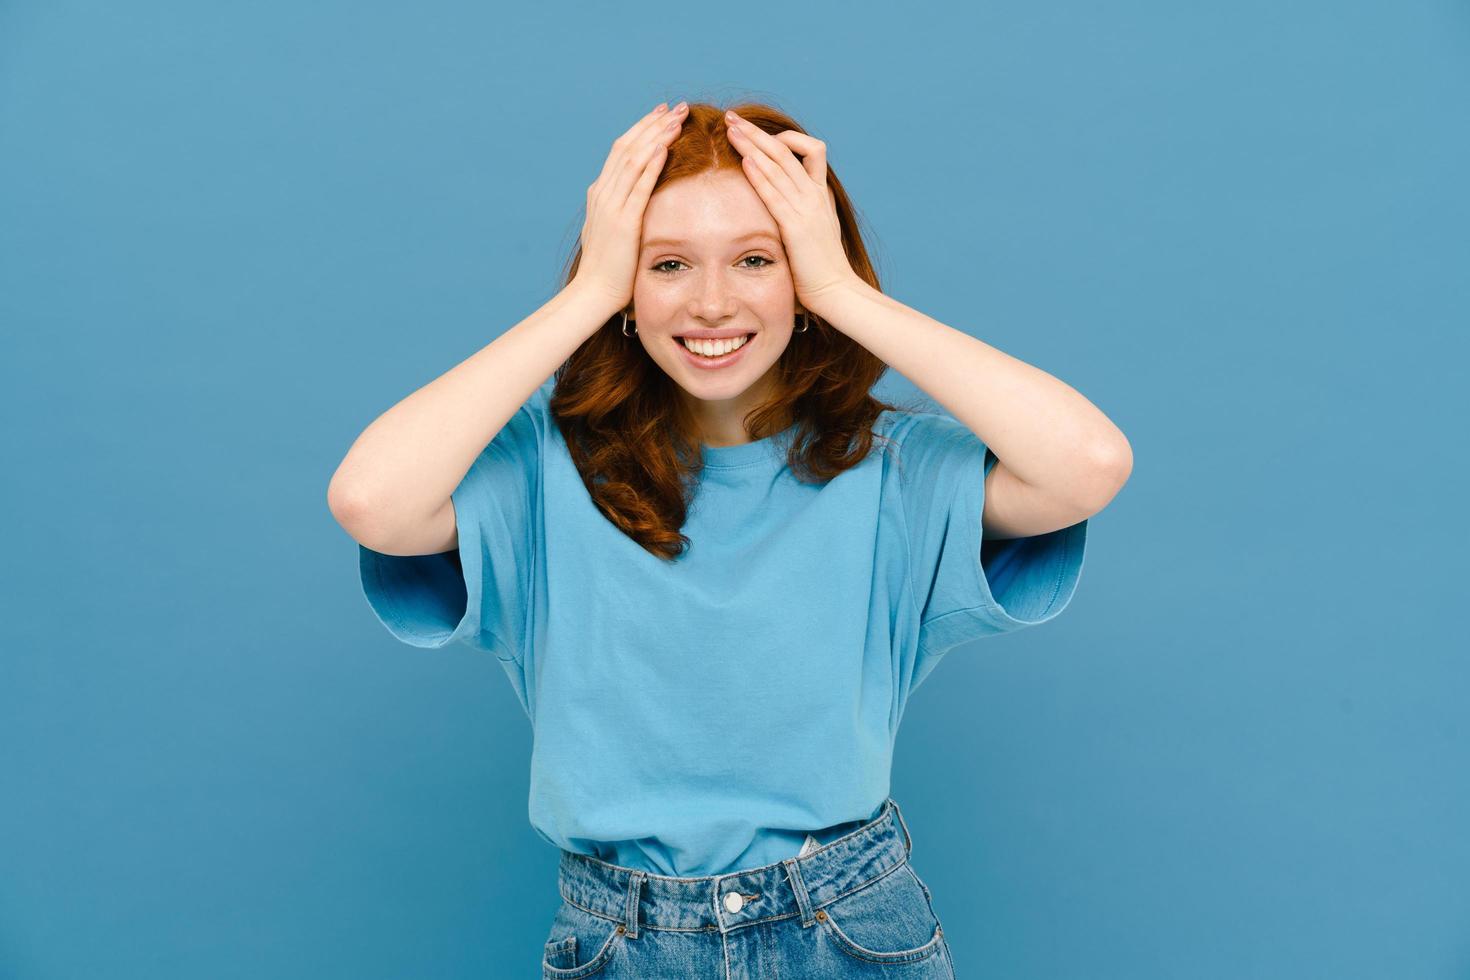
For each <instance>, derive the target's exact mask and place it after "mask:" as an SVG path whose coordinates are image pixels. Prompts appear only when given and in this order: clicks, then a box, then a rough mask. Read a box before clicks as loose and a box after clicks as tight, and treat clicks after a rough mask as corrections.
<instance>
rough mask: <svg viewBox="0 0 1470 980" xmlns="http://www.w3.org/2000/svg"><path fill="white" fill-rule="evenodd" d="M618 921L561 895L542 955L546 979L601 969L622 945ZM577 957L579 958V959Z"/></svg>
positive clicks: (574, 979) (565, 979)
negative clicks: (571, 901) (593, 911)
mask: <svg viewBox="0 0 1470 980" xmlns="http://www.w3.org/2000/svg"><path fill="white" fill-rule="evenodd" d="M624 932H625V928H624V926H623V924H622V923H621V922H617V921H615V920H613V919H608V918H604V917H603V916H600V915H596V914H594V913H592V912H588V911H586V910H585V909H582V908H580V907H578V906H576V905H573V904H571V903H570V902H568V901H566V900H565V899H563V901H562V903H561V905H560V906H559V907H558V908H557V910H556V917H555V918H553V919H552V921H551V935H550V937H549V938H548V939H547V940H546V950H545V954H544V955H543V957H542V959H541V975H542V977H544V978H545V980H580V978H582V977H590V976H592V975H593V974H595V973H597V972H598V971H600V970H602V969H603V968H604V967H606V966H607V965H608V963H610V962H611V961H612V958H613V954H615V953H616V952H617V951H618V949H619V948H620V947H621V946H622V942H623V935H624ZM579 960H580V961H579Z"/></svg>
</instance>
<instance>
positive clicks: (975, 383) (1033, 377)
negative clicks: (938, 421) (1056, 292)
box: [807, 276, 1133, 507]
mask: <svg viewBox="0 0 1470 980" xmlns="http://www.w3.org/2000/svg"><path fill="white" fill-rule="evenodd" d="M807 306H808V307H809V308H811V309H812V310H814V311H815V312H816V314H817V315H818V316H820V317H822V318H823V319H824V320H826V321H827V322H829V323H831V324H832V325H833V326H834V327H836V328H837V329H838V330H841V331H842V332H843V333H845V334H847V335H848V336H850V337H852V338H853V339H854V340H856V341H857V342H858V343H860V344H862V345H863V346H864V347H865V348H867V349H868V350H869V351H871V352H872V353H873V354H874V355H876V356H877V357H878V358H880V359H881V360H883V361H884V362H886V363H887V364H889V365H891V366H892V367H894V368H895V369H897V370H898V372H899V373H900V374H902V375H903V376H904V377H906V378H908V379H909V380H910V381H912V382H913V383H914V384H916V385H918V386H919V387H920V388H921V389H923V391H924V393H925V394H927V395H929V396H930V397H931V398H933V399H934V400H935V401H937V402H938V403H939V404H940V405H942V406H943V407H944V408H945V409H947V410H948V411H949V412H951V413H952V414H953V415H954V417H955V418H956V419H958V420H959V421H960V422H962V423H964V424H965V425H966V426H967V427H968V428H969V429H970V431H972V432H974V433H975V435H976V436H977V437H978V438H979V439H980V440H981V441H982V442H984V443H985V444H986V445H987V446H988V447H989V448H990V449H991V450H992V451H994V453H995V455H996V456H997V457H998V458H999V459H1001V460H1002V461H1003V462H1004V463H1005V465H1006V468H1007V469H1008V470H1010V471H1011V473H1012V474H1014V475H1015V477H1016V478H1017V479H1020V480H1022V481H1024V482H1025V483H1028V484H1030V485H1031V486H1033V487H1036V488H1038V489H1040V490H1045V491H1046V492H1047V493H1048V494H1050V495H1052V496H1054V497H1056V499H1058V500H1075V501H1077V502H1078V505H1079V506H1080V507H1089V506H1095V507H1100V506H1102V504H1098V503H1097V502H1098V501H1099V500H1101V501H1103V504H1106V502H1107V501H1108V500H1109V499H1111V496H1112V494H1114V493H1116V492H1117V488H1118V485H1119V482H1120V481H1121V480H1124V479H1127V472H1128V470H1129V469H1131V468H1132V465H1133V464H1132V456H1133V451H1132V449H1131V447H1130V446H1129V444H1128V440H1127V438H1126V437H1125V436H1124V435H1123V433H1122V432H1121V431H1120V430H1119V429H1118V427H1117V426H1116V425H1114V424H1113V421H1112V420H1111V419H1109V418H1108V417H1107V416H1106V415H1104V414H1103V413H1102V412H1101V411H1100V410H1099V409H1098V408H1097V406H1095V405H1093V404H1092V402H1090V401H1088V400H1087V398H1085V397H1084V396H1083V395H1082V393H1081V392H1079V391H1077V390H1076V389H1074V388H1072V387H1070V386H1069V385H1067V384H1066V383H1064V382H1063V381H1061V380H1060V379H1058V378H1055V377H1053V376H1052V375H1050V374H1047V373H1046V372H1045V371H1042V370H1041V369H1040V368H1037V367H1033V366H1032V365H1030V364H1027V363H1026V362H1025V361H1022V360H1019V359H1017V358H1015V357H1012V356H1011V355H1009V354H1007V353H1005V352H1004V351H1002V350H999V349H997V348H995V347H992V346H990V345H989V344H987V343H985V342H984V341H981V340H978V339H976V338H974V337H971V336H970V335H969V334H966V333H964V332H962V331H960V330H956V329H955V328H954V327H951V326H949V325H948V324H946V323H941V322H940V321H938V320H935V319H934V318H933V317H930V316H927V315H925V314H923V313H920V312H919V311H918V310H915V309H913V308H911V307H909V306H906V305H904V304H903V303H901V302H899V301H898V300H896V299H894V298H893V297H891V296H887V295H885V294H883V293H881V292H879V291H878V290H876V289H874V288H873V287H872V286H870V285H868V283H866V282H864V281H861V280H859V279H858V278H857V277H856V276H854V277H853V279H852V281H851V283H850V284H849V285H848V286H847V287H846V288H838V289H833V290H831V291H830V292H829V293H828V294H826V295H824V296H822V297H820V298H819V299H813V300H810V301H809V302H808V303H807Z"/></svg>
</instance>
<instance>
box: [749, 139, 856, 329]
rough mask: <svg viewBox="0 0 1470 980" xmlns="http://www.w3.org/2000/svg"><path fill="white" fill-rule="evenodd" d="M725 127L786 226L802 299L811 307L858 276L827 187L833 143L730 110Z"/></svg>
mask: <svg viewBox="0 0 1470 980" xmlns="http://www.w3.org/2000/svg"><path fill="white" fill-rule="evenodd" d="M725 125H726V127H727V128H728V129H729V131H730V143H731V144H732V145H733V146H734V147H735V149H736V150H738V151H739V152H740V156H741V166H742V167H743V168H744V170H745V177H746V179H747V180H749V181H750V184H751V186H752V187H754V188H755V192H756V193H757V194H759V195H760V197H761V200H762V201H764V202H765V205H766V210H768V211H770V212H771V216H772V217H774V218H775V219H776V224H777V225H779V226H780V229H781V241H782V244H783V245H784V246H785V249H786V260H787V261H788V262H790V263H791V281H792V284H793V285H794V286H795V288H796V298H797V299H798V300H800V301H801V303H802V304H803V305H804V306H807V307H808V308H810V307H811V306H812V305H813V304H816V303H817V302H819V301H820V299H821V297H822V296H823V295H824V294H825V293H827V292H829V291H830V290H832V289H836V288H838V287H840V286H842V285H844V284H846V283H848V282H851V281H852V280H854V279H857V278H858V275H857V273H856V272H854V271H853V269H852V265H851V264H850V263H849V262H848V261H847V252H846V251H845V250H844V249H843V247H842V226H841V225H840V224H839V223H838V221H837V205H836V199H835V198H834V197H833V196H832V191H831V189H830V188H828V186H827V144H826V143H823V142H822V141H821V140H819V139H817V138H816V137H814V136H808V135H807V134H805V133H798V132H796V131H795V130H792V129H787V130H783V131H782V132H780V133H776V134H775V135H772V134H771V133H768V132H766V131H765V130H763V129H761V128H760V127H759V126H757V125H755V124H754V123H752V122H748V121H746V120H744V119H742V118H740V117H739V116H737V115H736V114H735V113H734V112H727V113H725ZM796 153H800V154H801V156H802V159H801V160H797V159H796V156H795V154H796Z"/></svg>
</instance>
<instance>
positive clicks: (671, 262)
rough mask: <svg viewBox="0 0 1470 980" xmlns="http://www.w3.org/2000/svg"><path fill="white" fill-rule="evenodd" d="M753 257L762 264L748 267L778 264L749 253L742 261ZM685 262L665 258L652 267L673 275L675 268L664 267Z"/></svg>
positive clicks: (762, 267)
mask: <svg viewBox="0 0 1470 980" xmlns="http://www.w3.org/2000/svg"><path fill="white" fill-rule="evenodd" d="M751 259H759V260H760V261H761V264H760V265H748V266H746V268H747V269H764V268H765V267H766V266H768V265H775V264H776V263H774V262H772V261H771V260H770V259H768V258H766V257H765V256H764V255H747V256H746V257H745V258H743V259H741V260H740V261H741V262H749V261H750V260H751ZM683 264H684V263H683V262H680V261H679V260H678V259H664V260H663V261H662V262H656V263H654V264H653V265H652V266H651V267H650V268H652V269H653V271H654V272H661V273H663V274H664V275H673V274H674V272H676V271H677V270H675V269H666V268H664V267H665V266H669V265H683Z"/></svg>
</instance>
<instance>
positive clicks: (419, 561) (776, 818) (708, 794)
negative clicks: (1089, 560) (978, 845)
mask: <svg viewBox="0 0 1470 980" xmlns="http://www.w3.org/2000/svg"><path fill="white" fill-rule="evenodd" d="M554 381H555V379H554V378H551V379H548V380H547V381H546V383H545V384H543V385H542V386H541V388H539V389H538V390H537V392H536V393H535V394H534V395H533V396H532V397H531V398H530V399H529V400H528V401H527V403H526V404H525V405H524V406H522V407H521V408H520V409H519V410H518V411H517V412H516V414H515V416H514V417H512V418H511V420H510V421H509V422H508V423H506V425H505V427H504V428H503V429H502V430H501V431H500V432H499V433H498V434H497V435H496V437H495V438H494V439H493V440H492V441H491V442H490V444H489V445H488V446H487V447H486V448H485V449H484V451H483V452H482V453H481V454H480V456H479V457H478V458H477V459H476V460H475V462H474V464H473V465H472V466H471V467H470V470H469V472H468V473H467V474H466V475H465V478H464V480H463V481H462V482H461V483H460V484H459V486H458V487H457V488H456V489H455V491H454V494H453V502H454V512H455V520H456V522H457V526H458V529H459V547H458V551H457V552H456V551H448V552H444V553H442V554H437V555H418V556H410V557H396V556H388V555H383V554H380V553H378V552H376V551H373V550H371V549H369V548H366V547H361V546H360V568H361V575H362V586H363V590H364V592H365V594H366V596H367V599H368V601H369V603H370V605H371V606H372V609H373V610H374V612H375V613H376V614H377V616H378V618H379V619H380V620H381V621H382V623H383V625H384V626H386V627H387V628H388V630H389V631H391V632H392V634H393V635H394V636H395V637H397V638H398V639H399V640H402V641H403V642H405V643H408V644H411V645H413V646H416V647H442V646H444V645H445V644H447V643H449V642H451V641H459V642H463V643H466V644H468V645H470V646H472V647H475V648H477V649H480V650H484V651H488V652H490V653H493V654H494V655H495V656H496V657H497V658H498V659H499V661H500V663H501V666H502V667H503V668H504V669H505V672H506V675H507V676H508V677H509V678H510V682H511V684H512V685H513V687H514V688H515V692H516V695H517V696H518V697H519V699H520V702H521V704H522V706H523V707H524V708H525V710H526V713H527V715H528V716H529V717H530V719H531V725H532V731H533V733H534V738H533V748H532V753H531V780H530V801H529V802H530V806H529V813H530V819H531V825H532V827H533V828H534V829H535V830H536V832H537V833H538V834H539V835H540V836H541V837H542V838H544V839H545V840H547V841H548V842H550V843H551V844H554V845H556V846H558V847H562V848H565V849H567V850H569V851H574V852H578V853H582V854H587V855H590V856H592V857H596V858H599V859H601V860H604V861H608V862H610V863H613V864H618V865H622V866H624V867H631V868H641V869H644V870H646V871H649V872H652V873H655V874H663V875H677V876H698V875H713V874H725V873H728V872H730V871H735V870H740V869H743V868H750V867H757V866H761V865H766V864H771V863H774V862H776V861H780V860H782V859H784V858H787V857H792V856H794V855H796V854H797V853H798V852H799V851H800V850H801V847H802V845H803V843H804V842H805V840H806V836H807V835H808V834H811V835H812V836H814V837H815V838H816V839H817V841H818V843H822V844H825V843H827V842H828V841H830V840H834V839H836V838H837V837H839V836H841V835H842V834H844V833H847V832H848V831H850V830H851V829H853V828H854V827H857V826H858V825H860V824H861V823H863V822H864V821H867V820H871V819H872V818H873V817H875V816H877V814H878V812H879V810H880V809H881V808H882V805H883V801H884V800H885V799H886V798H887V796H888V793H889V774H890V768H891V764H892V758H893V746H894V741H895V738H896V736H897V734H898V727H899V720H900V719H901V718H902V716H903V711H904V707H905V705H906V704H907V702H908V698H909V694H910V692H912V691H913V690H914V689H915V688H916V687H917V686H918V685H919V683H920V682H921V681H922V680H923V679H924V678H925V677H926V676H927V675H928V674H929V672H930V671H931V670H933V669H934V666H935V664H936V663H937V662H938V660H939V659H940V657H942V656H943V655H944V653H945V652H946V651H948V650H949V649H951V648H952V647H955V646H957V645H959V644H962V643H965V642H966V641H969V640H975V639H979V638H980V637H985V636H990V635H993V634H997V633H1003V632H1007V631H1011V630H1016V629H1020V628H1022V627H1025V626H1032V625H1035V624H1037V623H1043V622H1045V621H1047V620H1049V619H1051V618H1052V617H1054V616H1056V615H1057V614H1058V613H1060V612H1061V611H1062V610H1063V609H1064V608H1065V607H1066V606H1067V604H1068V603H1069V602H1070V601H1071V598H1072V594H1073V592H1074V591H1075V590H1076V586H1077V580H1078V577H1079V575H1080V573H1081V570H1082V560H1083V552H1084V549H1085V545H1086V537H1087V522H1086V521H1083V522H1081V523H1079V524H1074V525H1072V526H1071V527H1068V528H1064V529H1061V530H1058V531H1053V532H1051V533H1049V534H1042V535H1037V536H1034V537H1029V538H1016V539H999V540H989V541H985V542H984V543H983V544H982V542H981V523H980V515H981V504H982V498H983V493H984V483H983V479H984V477H983V475H982V472H981V466H982V461H983V464H984V472H986V473H988V472H989V471H990V468H991V466H993V465H994V462H995V456H994V455H993V454H992V453H990V451H989V450H988V449H987V448H986V447H985V445H984V443H982V442H981V441H980V440H979V439H978V438H977V437H976V436H975V435H974V434H973V433H972V432H971V431H970V430H969V429H968V428H967V427H966V426H964V425H963V424H962V423H960V422H959V421H957V420H956V419H953V418H951V417H949V416H946V415H941V414H937V413H933V412H916V413H915V412H898V411H884V412H883V413H882V415H880V416H879V420H878V423H877V424H875V426H874V431H875V432H878V433H881V434H886V435H888V436H890V437H891V438H893V439H894V440H896V442H897V443H898V453H897V457H896V458H895V456H894V453H893V449H892V447H885V445H884V443H883V442H882V441H881V440H877V439H875V440H874V449H873V451H872V452H871V453H870V454H869V455H868V457H867V458H866V459H864V460H863V461H862V462H861V463H859V464H858V465H857V466H855V467H853V468H851V469H849V470H847V471H845V472H843V473H842V474H840V475H838V476H837V477H836V478H834V479H832V480H829V481H827V482H826V483H825V484H821V485H807V484H802V483H800V482H798V481H797V480H796V479H795V477H794V476H793V475H792V473H791V471H790V469H789V467H788V466H787V465H786V458H785V457H786V452H785V451H786V448H787V446H788V443H789V438H788V437H789V435H790V434H792V433H794V431H795V429H794V427H793V428H791V429H787V430H786V431H785V432H783V433H778V434H777V435H775V436H771V437H769V438H766V439H761V440H758V441H755V442H751V443H746V444H744V445H739V446H723V447H718V446H717V447H709V446H706V447H705V448H704V456H705V467H704V472H703V474H702V477H701V482H700V484H699V487H698V491H697V494H696V496H695V498H694V501H693V503H692V504H691V505H690V508H689V515H688V520H687V522H686V523H685V525H684V527H683V528H682V529H681V530H682V531H683V533H684V534H686V535H687V536H688V537H689V538H690V541H691V543H690V546H689V548H688V550H687V551H686V552H685V553H684V554H682V555H681V556H680V557H679V558H678V559H676V560H674V561H672V562H670V561H668V560H665V559H661V558H658V557H656V556H654V555H652V554H650V553H649V552H647V551H645V550H644V549H643V548H642V546H640V545H639V544H637V543H636V542H635V541H633V540H632V539H631V538H629V537H627V536H626V535H625V534H623V533H622V532H621V531H619V530H618V529H617V528H616V527H615V526H614V525H613V524H612V523H611V522H610V521H609V520H608V519H607V518H606V517H604V516H603V515H602V513H601V512H600V511H599V510H598V509H597V507H596V506H595V505H594V504H593V502H592V498H591V496H590V495H589V494H588V492H587V489H586V487H585V486H584V485H583V483H582V478H581V475H580V474H579V473H578V472H577V469H576V467H575V466H574V465H573V464H572V459H571V456H570V455H569V453H568V451H567V447H566V442H565V440H564V439H563V437H562V435H561V432H560V430H559V429H558V428H557V426H556V423H555V421H554V420H553V419H552V417H551V415H550V411H549V408H548V404H547V402H548V399H549V397H550V394H551V390H552V386H553V385H554Z"/></svg>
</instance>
